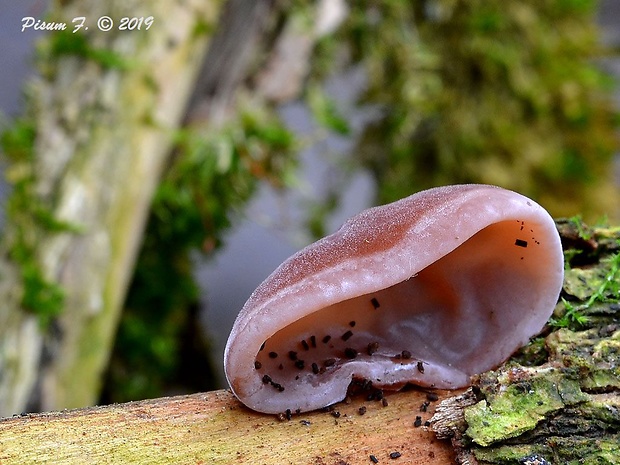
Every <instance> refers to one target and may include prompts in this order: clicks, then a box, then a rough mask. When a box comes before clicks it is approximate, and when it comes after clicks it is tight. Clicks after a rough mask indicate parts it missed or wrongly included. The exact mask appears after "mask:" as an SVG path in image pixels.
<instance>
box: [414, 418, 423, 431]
mask: <svg viewBox="0 0 620 465" xmlns="http://www.w3.org/2000/svg"><path fill="white" fill-rule="evenodd" d="M413 426H415V427H416V428H418V427H420V426H422V417H421V416H420V415H417V416H416V417H415V421H414V422H413Z"/></svg>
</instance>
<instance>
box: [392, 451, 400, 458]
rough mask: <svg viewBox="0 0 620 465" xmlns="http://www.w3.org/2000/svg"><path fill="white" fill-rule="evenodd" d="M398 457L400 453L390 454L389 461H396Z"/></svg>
mask: <svg viewBox="0 0 620 465" xmlns="http://www.w3.org/2000/svg"><path fill="white" fill-rule="evenodd" d="M400 455H401V454H400V452H390V458H391V459H397V458H398V457H400Z"/></svg>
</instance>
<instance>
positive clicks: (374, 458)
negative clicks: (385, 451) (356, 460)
mask: <svg viewBox="0 0 620 465" xmlns="http://www.w3.org/2000/svg"><path fill="white" fill-rule="evenodd" d="M370 461H371V462H372V463H379V459H378V458H377V457H375V456H374V455H372V454H370Z"/></svg>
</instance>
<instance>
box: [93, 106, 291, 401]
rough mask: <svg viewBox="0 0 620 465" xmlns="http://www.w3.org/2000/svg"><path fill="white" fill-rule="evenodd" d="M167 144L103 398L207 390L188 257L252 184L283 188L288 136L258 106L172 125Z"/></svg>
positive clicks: (216, 239) (220, 226)
mask: <svg viewBox="0 0 620 465" xmlns="http://www.w3.org/2000/svg"><path fill="white" fill-rule="evenodd" d="M176 143H177V146H176V150H175V154H176V157H175V159H174V162H173V163H172V165H171V166H170V167H169V168H168V170H167V172H166V174H165V176H164V178H163V180H162V182H161V183H160V185H159V187H158V190H157V192H156V194H155V198H154V201H153V206H152V210H151V216H150V218H149V222H148V227H147V231H146V234H145V237H144V242H143V246H142V250H141V252H140V256H139V258H138V263H137V265H136V271H135V274H134V277H133V280H132V283H131V286H130V289H129V293H128V297H127V301H126V304H125V311H124V312H123V316H122V320H121V322H120V327H119V331H118V335H117V338H116V342H115V348H114V352H113V355H112V360H111V364H110V368H109V372H108V375H107V379H106V386H105V393H104V400H105V401H106V402H122V401H128V400H135V399H144V398H151V397H158V396H161V395H163V394H164V393H165V391H166V389H167V388H168V387H169V386H171V385H172V386H175V385H177V384H178V383H181V382H183V383H185V386H186V387H188V386H189V389H192V390H196V391H198V390H209V389H213V388H215V385H214V380H213V379H210V378H209V376H208V374H209V372H210V370H209V366H210V363H211V361H210V360H209V358H208V355H207V349H208V346H207V343H206V341H204V339H201V338H200V337H199V336H198V332H197V331H196V332H194V333H191V331H190V329H191V328H193V327H197V325H198V322H197V316H196V314H197V308H198V294H199V292H198V286H197V285H196V283H195V280H194V276H193V266H192V263H193V261H192V259H191V256H192V254H195V253H197V252H202V253H204V254H207V255H209V254H211V253H213V252H214V251H215V250H216V249H218V248H219V247H220V245H221V244H222V242H223V240H224V235H225V234H226V232H227V231H228V228H229V227H230V223H231V219H230V217H231V214H232V213H233V212H234V211H236V210H238V209H241V208H243V206H244V205H245V203H246V202H247V201H248V199H249V198H250V197H251V195H252V194H253V192H254V191H255V188H256V186H257V183H258V181H259V180H261V179H262V180H266V181H268V182H271V183H272V185H274V186H276V187H283V186H284V185H285V183H286V182H287V178H288V176H290V172H291V171H292V170H293V168H294V166H295V163H294V157H293V155H294V153H295V151H296V148H297V145H296V144H297V141H296V139H295V137H294V136H293V135H292V133H291V132H290V131H289V130H287V129H286V128H285V126H284V125H283V123H282V122H281V121H280V119H279V118H278V117H277V115H276V114H275V113H274V112H272V111H271V110H270V109H269V108H268V107H266V106H265V107H262V106H259V107H256V106H253V107H251V108H246V109H245V111H242V112H240V114H239V116H238V118H237V119H235V120H233V121H230V122H229V123H228V124H227V125H226V126H225V127H223V128H221V129H220V130H217V131H215V130H213V131H208V130H204V128H201V129H200V130H196V129H193V130H190V129H186V130H181V131H179V132H178V134H177V138H176ZM188 332H189V333H188ZM190 357H193V358H190ZM196 366H200V367H201V369H200V370H196Z"/></svg>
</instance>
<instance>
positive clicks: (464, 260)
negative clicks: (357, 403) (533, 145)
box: [224, 185, 564, 413]
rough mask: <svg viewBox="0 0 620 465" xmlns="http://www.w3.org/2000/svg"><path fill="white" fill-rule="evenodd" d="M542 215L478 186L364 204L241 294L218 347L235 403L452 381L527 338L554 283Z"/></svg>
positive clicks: (517, 198) (554, 294)
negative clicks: (355, 383) (245, 296)
mask: <svg viewBox="0 0 620 465" xmlns="http://www.w3.org/2000/svg"><path fill="white" fill-rule="evenodd" d="M563 269H564V266H563V254H562V247H561V244H560V238H559V235H558V232H557V230H556V227H555V223H554V221H553V219H552V218H551V216H550V215H549V214H548V213H547V212H546V211H545V210H544V209H543V208H542V207H541V206H540V205H538V204H537V203H536V202H534V201H533V200H531V199H528V198H527V197H524V196H522V195H520V194H518V193H515V192H512V191H508V190H505V189H501V188H498V187H494V186H487V185H456V186H446V187H439V188H435V189H430V190H427V191H423V192H420V193H417V194H414V195H412V196H410V197H407V198H404V199H402V200H399V201H397V202H394V203H391V204H388V205H384V206H380V207H375V208H371V209H368V210H365V211H363V212H361V213H360V214H358V215H357V216H355V217H353V218H351V219H350V220H348V221H347V222H346V223H345V224H344V225H343V226H342V227H341V228H340V230H338V231H337V232H335V233H334V234H332V235H330V236H327V237H325V238H323V239H321V240H319V241H317V242H315V243H313V244H311V245H309V246H308V247H306V248H305V249H303V250H301V251H300V252H298V253H296V254H295V255H293V256H292V257H290V258H289V259H287V260H286V261H285V262H284V263H282V265H280V266H279V267H278V268H277V269H276V270H275V271H274V272H273V273H272V274H271V275H270V276H269V277H268V278H267V279H266V280H265V281H264V282H263V283H262V284H261V285H260V286H259V287H258V288H257V289H256V290H255V291H254V293H253V294H252V295H251V296H250V298H249V300H248V301H247V302H246V304H245V305H244V307H243V309H242V310H241V312H240V313H239V316H238V317H237V320H236V321H235V324H234V326H233V329H232V331H231V334H230V337H229V339H228V343H227V345H226V350H225V354H224V368H225V372H226V377H227V378H228V382H229V383H230V386H231V388H232V390H233V392H234V393H235V394H236V395H237V397H238V398H239V399H240V400H241V402H243V403H244V404H246V405H247V406H248V407H250V408H252V409H254V410H257V411H260V412H266V413H279V412H284V411H286V410H287V409H290V411H308V410H313V409H318V408H321V407H324V406H327V405H330V404H332V403H334V402H337V401H340V400H342V399H343V398H344V397H345V396H346V392H347V388H348V386H349V384H350V383H351V381H352V380H353V379H364V380H369V381H371V382H372V384H373V386H376V387H382V388H386V389H390V388H393V389H398V388H399V387H402V386H403V385H404V384H406V383H414V384H417V385H421V386H426V387H435V388H441V389H454V388H460V387H464V386H467V385H468V384H469V379H470V376H471V375H473V374H476V373H480V372H483V371H486V370H489V369H492V368H494V367H496V366H498V365H499V364H501V363H502V362H503V361H504V360H506V359H507V358H508V357H509V356H510V355H511V354H512V353H513V352H514V351H515V350H516V349H518V348H519V347H521V346H522V345H524V344H525V343H527V341H528V339H529V338H530V337H532V336H534V335H536V334H537V333H538V332H539V331H540V330H541V328H542V327H543V326H544V324H545V323H546V321H547V320H548V318H549V317H550V315H551V313H552V311H553V308H554V306H555V304H556V302H557V298H558V295H559V292H560V289H561V286H562V280H563Z"/></svg>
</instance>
